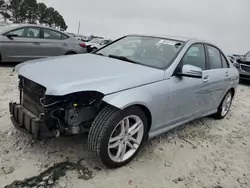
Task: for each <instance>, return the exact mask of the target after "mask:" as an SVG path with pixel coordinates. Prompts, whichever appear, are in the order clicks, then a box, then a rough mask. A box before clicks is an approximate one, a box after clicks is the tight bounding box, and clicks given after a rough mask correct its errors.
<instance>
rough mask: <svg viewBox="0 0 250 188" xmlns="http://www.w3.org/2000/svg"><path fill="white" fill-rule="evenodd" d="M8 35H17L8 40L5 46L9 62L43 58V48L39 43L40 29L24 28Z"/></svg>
mask: <svg viewBox="0 0 250 188" xmlns="http://www.w3.org/2000/svg"><path fill="white" fill-rule="evenodd" d="M7 34H13V35H16V36H15V37H12V38H8V37H6V41H5V43H4V44H3V45H4V47H3V50H4V52H3V53H4V54H5V56H6V57H7V58H8V61H17V62H20V61H27V60H32V59H37V58H41V57H42V56H41V46H40V43H39V37H40V28H39V27H23V28H18V29H15V30H13V31H10V32H8V33H5V35H7Z"/></svg>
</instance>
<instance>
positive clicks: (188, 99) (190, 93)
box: [166, 44, 213, 124]
mask: <svg viewBox="0 0 250 188" xmlns="http://www.w3.org/2000/svg"><path fill="white" fill-rule="evenodd" d="M185 64H189V65H193V66H196V67H199V68H201V69H202V70H203V72H202V74H203V75H202V78H193V77H186V76H182V77H179V76H175V75H173V76H172V77H171V78H170V84H171V85H170V96H169V100H168V104H167V111H166V122H167V123H166V124H175V123H178V122H182V121H185V120H187V119H190V118H192V117H197V116H200V115H202V114H204V113H206V112H208V111H209V110H210V109H211V100H212V95H213V91H212V88H211V81H210V78H209V75H208V71H207V61H206V55H205V48H204V45H203V44H194V45H192V46H191V47H190V48H189V49H188V51H187V52H186V54H185V55H184V57H183V58H182V60H181V62H180V66H182V65H185Z"/></svg>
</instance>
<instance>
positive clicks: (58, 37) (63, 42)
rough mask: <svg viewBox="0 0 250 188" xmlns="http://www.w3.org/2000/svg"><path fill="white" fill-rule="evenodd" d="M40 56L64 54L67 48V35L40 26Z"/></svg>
mask: <svg viewBox="0 0 250 188" xmlns="http://www.w3.org/2000/svg"><path fill="white" fill-rule="evenodd" d="M41 32H42V34H41V46H42V56H43V57H49V56H58V55H65V54H66V53H67V52H68V49H69V43H68V40H67V39H68V38H69V37H68V36H67V35H64V34H62V33H61V32H57V31H55V30H52V29H47V28H42V31H41Z"/></svg>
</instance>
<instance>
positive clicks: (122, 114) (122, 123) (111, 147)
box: [88, 106, 148, 168]
mask: <svg viewBox="0 0 250 188" xmlns="http://www.w3.org/2000/svg"><path fill="white" fill-rule="evenodd" d="M147 134H148V125H147V118H146V116H145V114H144V112H143V111H142V110H141V109H140V108H138V107H136V106H133V107H129V108H126V109H125V110H120V109H117V108H115V107H113V106H107V107H105V108H104V109H103V110H102V111H101V112H100V113H99V114H98V115H97V117H96V118H95V120H94V122H93V124H92V126H91V128H90V132H89V136H88V146H89V149H90V150H91V151H93V152H94V153H95V154H96V155H97V157H98V158H99V159H100V161H101V162H102V163H103V164H104V165H105V166H107V167H108V168H118V167H121V166H123V165H126V164H127V163H129V162H130V161H131V160H132V159H133V158H134V157H135V156H136V155H137V153H138V152H139V151H140V149H141V147H142V145H143V143H144V141H145V140H146V139H147Z"/></svg>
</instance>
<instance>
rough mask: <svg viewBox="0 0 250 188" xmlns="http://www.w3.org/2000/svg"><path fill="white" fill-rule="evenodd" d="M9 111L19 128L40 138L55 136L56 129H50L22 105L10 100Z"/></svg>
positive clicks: (13, 121)
mask: <svg viewBox="0 0 250 188" xmlns="http://www.w3.org/2000/svg"><path fill="white" fill-rule="evenodd" d="M9 111H10V114H11V121H12V123H13V125H14V126H15V127H16V128H17V129H19V130H21V131H23V132H25V133H28V134H30V135H31V136H32V137H34V138H35V139H39V140H40V139H45V138H53V137H55V135H56V132H55V131H53V130H52V131H51V130H49V129H48V127H47V126H46V125H45V124H44V123H43V122H42V121H41V120H40V119H39V118H38V117H36V116H35V115H34V114H32V113H31V112H30V111H28V110H27V109H25V108H24V107H23V106H22V105H20V104H17V103H14V102H10V103H9Z"/></svg>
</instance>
